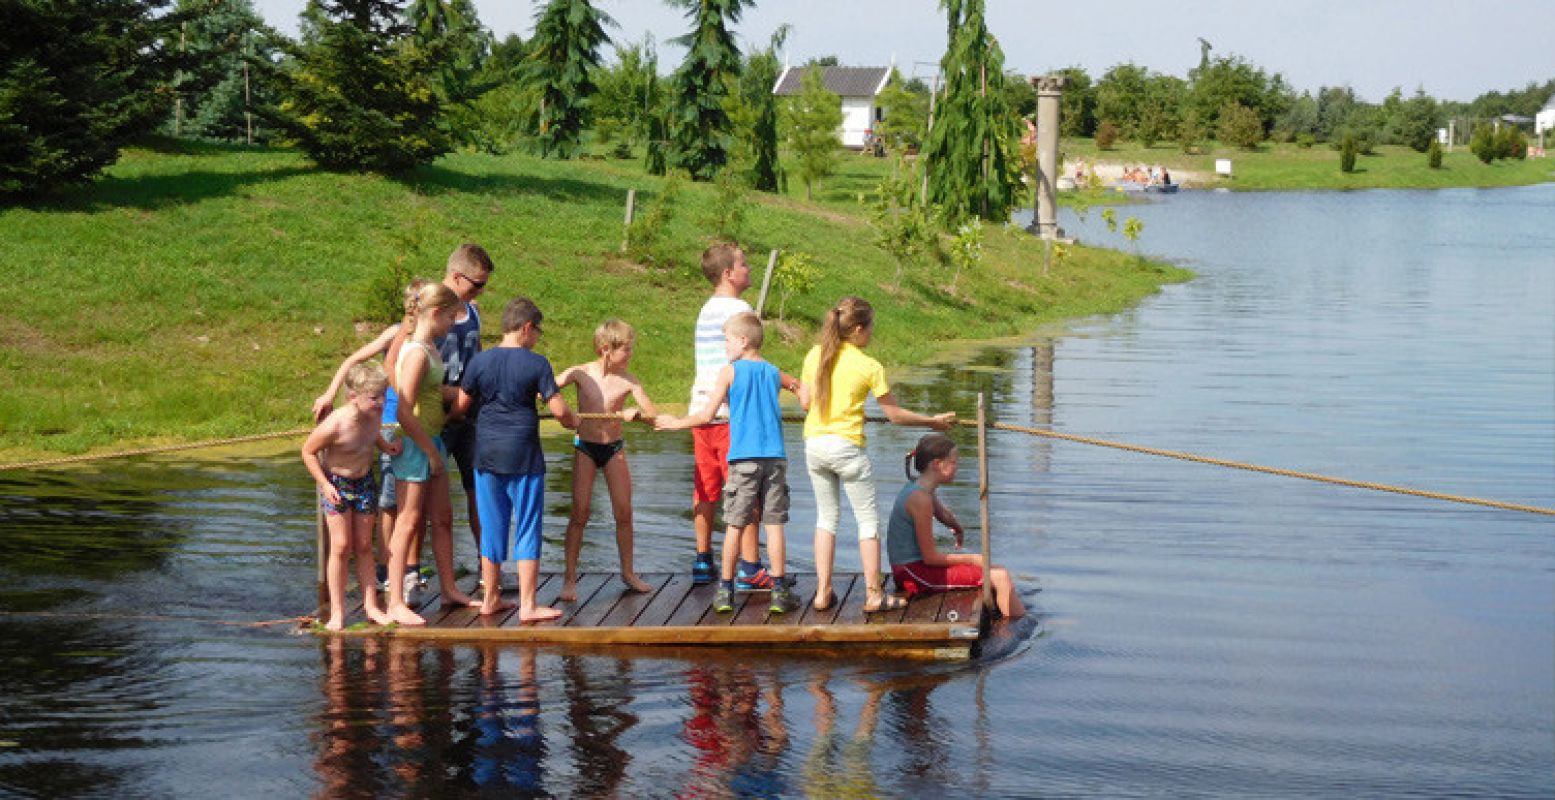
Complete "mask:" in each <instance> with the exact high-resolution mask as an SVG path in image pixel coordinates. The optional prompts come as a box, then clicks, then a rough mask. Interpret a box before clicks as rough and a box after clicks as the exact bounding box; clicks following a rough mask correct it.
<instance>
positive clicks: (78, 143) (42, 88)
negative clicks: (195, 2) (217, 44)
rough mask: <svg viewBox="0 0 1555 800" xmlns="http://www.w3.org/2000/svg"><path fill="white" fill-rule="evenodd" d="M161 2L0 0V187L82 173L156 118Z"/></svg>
mask: <svg viewBox="0 0 1555 800" xmlns="http://www.w3.org/2000/svg"><path fill="white" fill-rule="evenodd" d="M166 5H167V4H166V3H165V2H161V1H160V0H146V1H145V2H131V1H130V0H119V2H111V3H108V2H103V3H93V4H86V3H38V2H27V3H17V2H6V3H3V4H0V195H7V194H23V193H32V192H37V191H39V190H43V189H47V188H51V187H54V186H57V185H59V184H62V183H69V182H75V181H80V180H84V179H86V178H89V177H91V176H93V175H95V174H97V172H99V171H100V170H102V168H103V167H105V166H107V165H109V164H111V163H113V161H114V160H115V159H117V158H118V157H119V148H120V147H121V146H123V145H124V144H125V143H126V142H128V141H130V140H131V139H133V138H134V137H136V136H138V135H140V134H142V133H144V132H146V131H148V130H151V129H152V128H153V127H155V126H156V124H157V123H158V122H159V121H161V120H162V119H164V118H165V114H166V113H167V110H168V108H169V106H170V105H171V100H172V92H171V89H170V87H169V86H168V82H169V80H170V78H171V77H172V67H173V58H174V57H175V55H176V52H175V51H176V49H177V41H178V40H177V33H176V31H175V30H174V29H172V27H171V26H170V25H169V20H168V18H167V17H166V16H165V15H163V14H162V13H161V12H162V11H163V9H164V7H165V6H166Z"/></svg>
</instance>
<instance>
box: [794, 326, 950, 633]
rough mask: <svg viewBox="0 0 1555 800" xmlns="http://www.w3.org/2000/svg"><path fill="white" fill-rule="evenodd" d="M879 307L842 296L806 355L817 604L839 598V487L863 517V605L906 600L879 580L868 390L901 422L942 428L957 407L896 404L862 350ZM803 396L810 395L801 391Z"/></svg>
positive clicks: (897, 604)
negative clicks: (922, 408)
mask: <svg viewBox="0 0 1555 800" xmlns="http://www.w3.org/2000/svg"><path fill="white" fill-rule="evenodd" d="M874 326H875V311H874V309H873V308H871V307H870V305H869V302H868V301H867V300H864V299H863V298H859V297H844V298H842V299H841V300H839V301H837V305H836V306H835V307H833V308H832V309H831V310H830V311H828V312H826V319H825V321H824V322H822V323H821V342H820V344H818V345H816V346H814V347H812V348H810V352H809V353H808V354H806V355H805V360H804V368H803V370H801V372H800V376H801V377H800V380H801V381H802V382H803V383H804V385H805V387H806V388H807V389H808V395H809V401H810V402H809V403H808V404H806V405H805V406H804V408H805V410H806V411H807V412H808V413H807V415H806V416H805V424H804V437H805V462H806V465H807V466H808V468H809V471H810V483H811V485H812V486H813V487H814V488H815V514H816V522H815V570H816V573H817V577H818V579H819V580H818V582H817V584H816V589H815V602H814V606H815V608H816V610H818V611H824V610H826V609H829V608H831V606H832V604H833V603H835V602H836V599H837V598H836V595H835V593H833V592H832V585H831V576H832V562H833V560H834V559H835V556H836V548H837V524H838V522H839V521H840V517H841V499H842V498H841V492H842V491H846V492H847V493H848V503H849V504H850V505H851V506H853V519H854V521H855V522H856V523H857V525H858V546H859V557H860V558H861V559H862V560H863V562H864V578H865V580H866V581H867V584H866V586H867V587H868V596H867V597H866V598H865V600H864V610H865V611H882V610H885V609H890V608H901V607H902V605H903V603H904V601H903V600H902V599H901V598H899V597H894V596H887V595H886V594H885V589H884V587H883V586H882V585H881V580H880V509H879V502H878V500H877V499H876V497H875V477H874V469H873V467H871V465H870V462H869V453H868V451H867V450H865V444H866V442H865V439H864V399H865V398H866V397H868V396H869V395H870V394H873V395H874V396H875V401H876V402H877V403H879V404H880V409H881V410H882V411H884V412H885V415H886V419H888V420H890V421H891V422H894V423H896V424H897V425H923V426H926V427H930V428H933V429H934V430H937V431H943V430H947V429H949V428H950V426H951V425H952V424H953V423H954V422H955V419H956V415H955V413H954V412H945V413H943V414H935V415H933V416H929V415H925V414H919V413H917V412H914V411H909V410H907V409H905V408H902V407H901V406H899V405H897V403H896V398H895V397H894V396H893V395H892V394H891V387H890V384H888V383H886V379H885V369H884V368H883V367H881V366H880V362H879V361H876V360H874V359H873V358H870V357H869V356H867V355H865V354H864V348H865V347H868V346H869V340H870V337H871V336H872V335H873V334H874ZM800 398H801V402H803V400H804V399H805V395H804V394H801V395H800Z"/></svg>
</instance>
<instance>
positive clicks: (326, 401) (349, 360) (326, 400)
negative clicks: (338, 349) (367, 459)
mask: <svg viewBox="0 0 1555 800" xmlns="http://www.w3.org/2000/svg"><path fill="white" fill-rule="evenodd" d="M399 331H400V325H399V323H398V322H396V323H394V324H393V325H390V326H389V327H387V328H384V329H383V333H380V334H378V338H376V339H374V340H372V341H370V342H368V343H367V344H364V345H362V346H361V347H359V348H357V350H356V352H355V353H352V354H351V355H348V356H346V360H344V361H342V362H340V369H337V370H335V377H334V378H332V379H330V382H329V388H328V389H325V390H324V393H323V394H321V395H319V396H318V399H316V400H314V401H313V424H315V425H317V424H319V423H320V422H323V421H324V418H325V417H327V416H329V412H330V411H332V410H333V409H334V408H335V398H336V397H337V396H339V395H340V387H341V386H342V385H344V384H345V382H346V373H348V372H350V371H351V368H352V367H354V366H356V365H357V364H360V363H362V362H363V361H366V360H367V359H369V358H372V357H373V356H375V355H378V354H379V353H382V352H383V351H385V350H387V349H388V347H389V344H390V343H391V342H393V341H394V335H395V334H397V333H399Z"/></svg>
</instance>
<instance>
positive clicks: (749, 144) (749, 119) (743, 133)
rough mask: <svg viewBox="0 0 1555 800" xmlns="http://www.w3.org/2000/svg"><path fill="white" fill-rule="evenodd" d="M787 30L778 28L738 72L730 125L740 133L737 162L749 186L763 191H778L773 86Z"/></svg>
mask: <svg viewBox="0 0 1555 800" xmlns="http://www.w3.org/2000/svg"><path fill="white" fill-rule="evenodd" d="M788 32H789V27H788V26H787V25H780V26H778V29H777V31H776V32H774V33H773V34H772V39H771V40H770V41H769V42H768V44H767V47H766V48H765V49H762V50H758V51H756V52H754V53H752V54H751V55H750V58H748V59H746V61H745V69H744V70H742V71H741V73H740V92H739V98H738V100H739V101H738V103H736V104H735V107H736V111H735V113H734V118H733V122H734V123H735V128H736V129H737V130H738V131H739V136H738V138H737V142H738V144H739V147H738V148H737V151H738V153H739V156H740V157H739V161H740V162H741V165H742V167H743V168H744V169H745V170H746V171H747V173H748V175H747V177H748V178H749V182H750V185H751V186H752V187H754V188H756V189H758V190H760V191H763V192H775V191H777V190H778V172H779V167H778V101H777V97H776V96H775V95H773V94H772V87H773V86H774V85H775V84H776V83H777V80H778V77H779V76H780V75H782V73H783V62H782V60H781V59H779V57H778V51H780V50H782V48H783V43H784V42H785V41H786V40H787V39H788Z"/></svg>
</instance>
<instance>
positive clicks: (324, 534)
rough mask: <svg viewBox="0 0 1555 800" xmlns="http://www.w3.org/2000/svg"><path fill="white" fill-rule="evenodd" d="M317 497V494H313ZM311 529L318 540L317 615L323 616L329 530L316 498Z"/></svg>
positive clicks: (326, 586)
mask: <svg viewBox="0 0 1555 800" xmlns="http://www.w3.org/2000/svg"><path fill="white" fill-rule="evenodd" d="M314 494H315V495H317V494H318V493H317V492H314ZM313 527H314V537H315V538H316V539H318V561H319V568H318V584H319V585H318V590H319V615H320V616H322V615H323V614H324V608H325V607H326V606H328V605H329V582H328V578H327V576H326V575H325V572H326V571H327V570H328V569H329V528H327V527H325V525H324V507H323V506H322V505H320V504H319V501H318V498H317V497H316V496H315V497H314V499H313ZM376 588H377V587H375V586H363V587H362V591H363V592H367V591H369V590H371V589H376ZM331 610H333V609H331Z"/></svg>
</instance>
